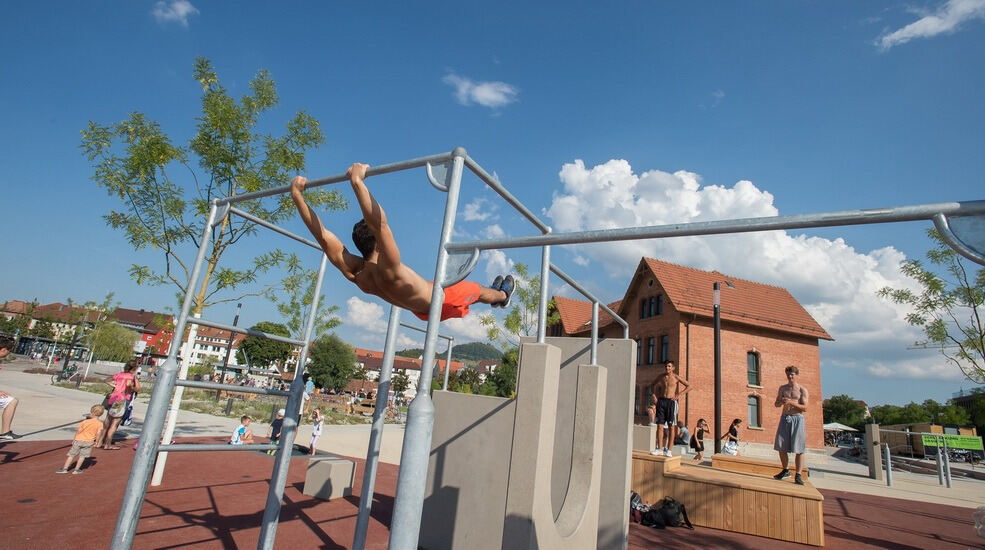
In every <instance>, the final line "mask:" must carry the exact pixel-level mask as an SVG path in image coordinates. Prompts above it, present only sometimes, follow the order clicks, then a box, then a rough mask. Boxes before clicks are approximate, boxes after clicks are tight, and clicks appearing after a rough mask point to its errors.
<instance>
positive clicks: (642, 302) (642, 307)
mask: <svg viewBox="0 0 985 550" xmlns="http://www.w3.org/2000/svg"><path fill="white" fill-rule="evenodd" d="M647 317H649V315H647V307H646V298H643V299H642V300H640V319H646V318H647Z"/></svg>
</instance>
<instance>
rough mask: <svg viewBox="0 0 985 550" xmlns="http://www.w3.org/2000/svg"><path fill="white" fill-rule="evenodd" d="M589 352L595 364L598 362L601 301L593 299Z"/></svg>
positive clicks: (590, 358)
mask: <svg viewBox="0 0 985 550" xmlns="http://www.w3.org/2000/svg"><path fill="white" fill-rule="evenodd" d="M590 350H591V351H590V352H589V354H588V357H589V360H590V361H591V362H592V364H593V365H597V364H598V358H599V303H598V301H595V300H593V301H592V347H591V348H590Z"/></svg>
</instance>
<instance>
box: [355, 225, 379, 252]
mask: <svg viewBox="0 0 985 550" xmlns="http://www.w3.org/2000/svg"><path fill="white" fill-rule="evenodd" d="M352 242H353V243H355V244H356V248H357V249H358V250H359V253H360V254H362V256H363V258H368V257H369V256H370V255H372V254H373V251H374V250H376V236H374V235H373V232H372V231H370V230H369V225H367V224H366V220H359V221H358V222H356V225H353V226H352Z"/></svg>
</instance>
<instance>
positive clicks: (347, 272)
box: [291, 163, 514, 317]
mask: <svg viewBox="0 0 985 550" xmlns="http://www.w3.org/2000/svg"><path fill="white" fill-rule="evenodd" d="M368 168H369V165H368V164H360V163H355V164H353V165H352V166H351V167H349V171H348V174H349V182H350V183H351V184H352V190H353V192H354V193H355V195H356V200H357V201H358V203H359V208H360V210H361V211H362V215H363V221H362V222H360V223H357V224H356V227H354V228H353V240H354V241H355V242H356V246H357V247H358V248H359V249H360V250H359V251H360V253H362V256H357V255H355V254H352V253H350V252H349V251H348V250H347V249H346V247H345V246H344V245H343V244H342V242H341V241H340V240H339V238H338V237H337V236H336V235H335V234H334V233H332V232H331V231H329V230H328V229H326V228H325V227H324V226H323V225H322V224H321V220H319V219H318V216H317V214H315V213H314V211H313V210H312V209H311V207H310V206H308V203H307V202H305V200H304V196H303V194H302V193H303V191H304V188H305V184H306V183H307V181H308V180H307V179H305V178H303V177H301V176H298V177H296V178H294V179H293V180H292V181H291V198H292V199H293V200H294V204H295V205H296V206H297V208H298V212H299V213H300V214H301V219H302V220H304V223H305V225H306V226H307V227H308V229H309V230H310V231H311V234H312V235H314V237H315V238H316V239H317V240H318V244H320V245H321V247H322V249H323V250H324V251H325V254H326V255H327V256H328V259H329V261H330V262H332V265H334V266H335V267H336V268H337V269H338V270H339V271H340V272H341V273H342V275H343V276H345V278H346V279H348V280H350V281H352V282H353V283H355V285H356V286H358V287H359V289H360V290H362V291H363V292H365V293H367V294H372V295H374V296H379V297H380V298H382V299H384V300H386V301H387V302H388V303H391V304H393V305H395V306H398V307H401V308H403V309H406V310H409V311H411V312H414V313H416V314H419V315H420V314H422V313H423V314H426V313H427V312H428V311H429V309H430V307H431V295H432V291H433V285H432V284H431V283H430V282H428V281H427V280H425V279H424V278H423V277H421V276H420V275H419V274H418V273H417V272H415V271H414V270H413V269H411V268H410V267H407V266H406V265H405V264H404V263H403V262H402V261H401V259H400V249H399V248H398V247H397V242H396V239H394V236H393V232H392V231H391V229H390V225H389V223H387V217H386V214H385V213H384V212H383V207H381V206H380V204H379V203H378V202H377V201H376V199H375V198H374V197H373V195H372V194H371V193H370V192H369V189H368V188H367V187H366V184H365V182H364V181H363V180H364V178H365V177H366V170H367V169H368ZM360 224H362V227H360ZM357 236H358V239H359V240H356V239H357ZM497 281H498V282H499V283H500V284H499V287H498V288H489V287H479V285H474V283H470V284H473V285H474V286H476V287H479V288H478V290H477V292H476V293H475V297H474V298H471V301H472V302H475V301H478V302H482V303H484V304H491V305H493V306H494V307H495V306H500V307H505V306H506V305H508V304H509V299H510V295H511V294H512V293H513V289H514V283H513V278H512V277H509V276H507V277H506V278H502V277H500V278H498V279H497ZM494 286H496V285H495V284H494ZM446 290H447V289H446ZM466 301H468V300H466ZM469 303H471V302H469ZM446 304H447V303H446ZM464 310H465V311H468V304H464ZM443 317H444V315H443Z"/></svg>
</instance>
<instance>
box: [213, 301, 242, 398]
mask: <svg viewBox="0 0 985 550" xmlns="http://www.w3.org/2000/svg"><path fill="white" fill-rule="evenodd" d="M242 309H243V303H242V302H240V303H238V304H236V316H235V317H233V326H234V327H235V326H237V325H239V312H240V311H242ZM235 339H236V333H235V332H230V333H229V341H228V342H226V355H225V357H223V358H222V370H220V371H219V372H220V373H222V374H220V375H219V381H220V382H223V381H225V379H226V365H228V364H229V355H230V353H232V351H233V340H235ZM221 394H222V391H221V390H216V391H215V400H216V401H218V400H219V395H221Z"/></svg>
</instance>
